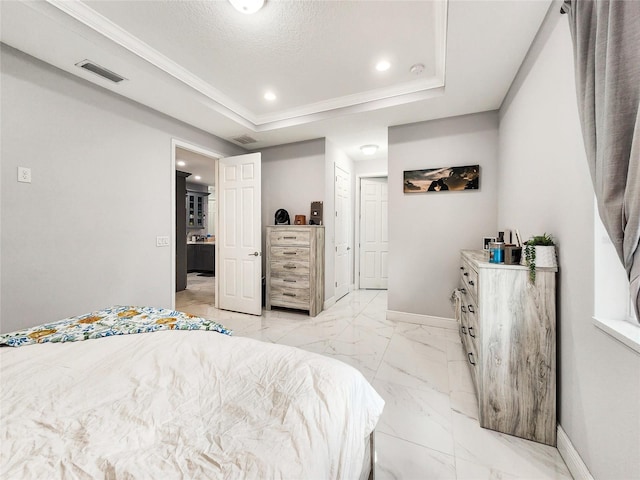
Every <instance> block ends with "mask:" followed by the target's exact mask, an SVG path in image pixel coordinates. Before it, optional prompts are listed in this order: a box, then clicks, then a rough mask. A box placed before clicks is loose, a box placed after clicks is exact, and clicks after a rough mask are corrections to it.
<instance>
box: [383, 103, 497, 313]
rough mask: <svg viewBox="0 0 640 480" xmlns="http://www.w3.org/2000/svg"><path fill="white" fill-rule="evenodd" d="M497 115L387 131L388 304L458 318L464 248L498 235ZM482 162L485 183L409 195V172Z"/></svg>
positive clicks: (406, 126)
mask: <svg viewBox="0 0 640 480" xmlns="http://www.w3.org/2000/svg"><path fill="white" fill-rule="evenodd" d="M497 162H498V114H497V112H487V113H479V114H474V115H465V116H460V117H453V118H446V119H442V120H434V121H429V122H423V123H415V124H411V125H402V126H399V127H392V128H390V129H389V162H388V167H389V176H388V178H389V307H388V308H389V310H392V311H400V312H408V313H416V314H422V315H432V316H436V317H445V318H452V317H453V310H452V308H451V305H450V303H449V297H450V295H451V292H452V291H453V289H454V288H456V287H457V285H458V282H459V263H460V253H459V251H460V250H461V249H478V248H481V246H482V237H484V236H489V235H496V230H497V227H496V225H497V224H496V211H497V203H496V202H497V187H498V185H497ZM477 164H479V165H480V189H479V190H465V191H462V192H448V191H447V192H427V193H413V194H411V193H408V194H405V193H403V171H404V170H419V169H425V168H437V167H449V166H463V165H477Z"/></svg>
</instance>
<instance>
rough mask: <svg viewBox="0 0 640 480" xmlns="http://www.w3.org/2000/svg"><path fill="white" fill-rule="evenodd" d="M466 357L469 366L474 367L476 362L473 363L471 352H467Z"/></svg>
mask: <svg viewBox="0 0 640 480" xmlns="http://www.w3.org/2000/svg"><path fill="white" fill-rule="evenodd" d="M467 357H469V363H470V364H471V365H475V364H476V362H475V361H474V360H475V358H473V352H469V353H467Z"/></svg>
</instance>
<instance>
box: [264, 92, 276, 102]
mask: <svg viewBox="0 0 640 480" xmlns="http://www.w3.org/2000/svg"><path fill="white" fill-rule="evenodd" d="M264 99H265V100H269V101H270V102H273V101H274V100H275V99H276V94H275V93H273V92H267V93H265V94H264Z"/></svg>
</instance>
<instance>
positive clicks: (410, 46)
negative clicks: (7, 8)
mask: <svg viewBox="0 0 640 480" xmlns="http://www.w3.org/2000/svg"><path fill="white" fill-rule="evenodd" d="M89 5H90V7H91V8H92V9H93V10H95V11H96V12H98V13H100V14H101V15H103V16H105V17H106V18H108V19H109V20H110V21H112V22H113V23H115V24H117V25H118V26H119V27H121V28H123V29H124V30H126V31H127V32H129V33H130V34H132V35H134V36H135V37H137V38H138V39H140V40H142V41H143V42H145V43H146V44H147V45H152V46H153V48H154V49H155V50H157V51H158V52H160V53H162V54H163V55H165V56H166V57H168V58H170V59H171V60H173V61H174V62H176V63H179V64H180V65H181V66H182V67H184V68H186V69H187V70H189V71H190V72H191V73H193V74H195V75H196V76H198V77H199V78H201V79H202V80H204V81H205V82H207V83H209V84H210V85H214V86H215V88H216V89H217V90H219V91H220V92H221V93H222V94H223V95H224V96H226V97H228V98H229V99H233V101H235V102H236V103H238V104H240V105H241V106H242V107H244V109H246V110H248V111H249V112H251V113H253V114H255V115H256V116H259V115H261V114H266V113H271V112H274V111H280V110H290V109H297V108H300V107H301V106H304V105H309V104H317V103H320V102H327V101H329V100H334V99H336V98H340V97H346V96H352V95H355V94H361V93H362V92H367V91H373V90H380V89H388V88H389V87H397V86H398V85H399V84H402V83H409V82H415V81H416V80H419V79H418V78H417V77H416V76H415V75H413V74H411V73H410V72H409V68H410V67H411V65H413V64H415V63H423V64H424V65H425V66H426V70H425V72H424V73H423V74H422V75H421V78H422V79H425V78H428V77H432V76H433V75H434V74H435V71H436V68H435V65H434V62H435V59H436V52H435V51H434V50H435V48H436V46H437V45H439V43H438V42H437V41H436V40H437V39H436V30H437V29H436V22H438V21H442V18H439V17H438V16H437V15H436V13H438V12H439V9H436V8H435V6H436V5H439V4H437V3H434V2H424V1H423V2H420V1H408V2H407V1H393V2H391V1H388V2H379V1H369V2H356V1H347V2H337V1H323V2H314V1H273V0H272V1H268V2H267V3H266V5H265V7H264V8H263V9H262V10H260V11H259V12H257V13H255V14H253V15H243V14H241V13H238V12H236V10H234V9H233V7H232V6H231V5H230V4H229V3H228V2H225V1H188V2H176V1H158V0H156V1H153V2H139V1H138V2H136V1H118V2H115V1H92V2H90V3H89ZM438 40H440V41H441V40H442V39H438ZM381 58H385V59H387V60H388V61H390V62H391V63H392V65H393V68H392V69H390V70H389V71H387V72H384V73H380V72H377V71H376V70H375V69H374V66H375V64H376V62H377V61H378V60H379V59H381ZM266 90H272V91H274V92H276V93H277V96H278V99H277V101H276V102H272V103H270V102H267V101H265V100H264V98H263V94H264V92H265V91H266ZM385 95H386V93H385V92H378V95H377V97H380V96H385Z"/></svg>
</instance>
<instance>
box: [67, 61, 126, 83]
mask: <svg viewBox="0 0 640 480" xmlns="http://www.w3.org/2000/svg"><path fill="white" fill-rule="evenodd" d="M76 66H77V67H80V68H84V69H85V70H89V71H90V72H92V73H95V74H96V75H100V76H101V77H102V78H106V79H107V80H110V81H112V82H113V83H120V82H121V81H123V80H126V78H124V77H121V76H120V75H118V74H117V73H113V72H112V71H111V70H107V69H106V68H103V67H101V66H100V65H97V64H95V63H93V62H92V61H90V60H83V61H81V62H78V63H76Z"/></svg>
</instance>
